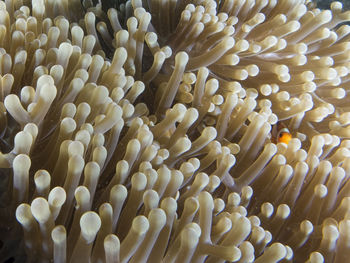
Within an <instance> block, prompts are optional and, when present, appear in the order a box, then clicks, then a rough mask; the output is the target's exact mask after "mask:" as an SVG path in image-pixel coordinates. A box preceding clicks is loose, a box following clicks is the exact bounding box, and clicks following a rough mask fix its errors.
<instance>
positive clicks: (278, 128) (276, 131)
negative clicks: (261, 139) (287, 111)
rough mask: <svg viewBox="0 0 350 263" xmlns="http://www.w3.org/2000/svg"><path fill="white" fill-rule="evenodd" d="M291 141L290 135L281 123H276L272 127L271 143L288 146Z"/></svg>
mask: <svg viewBox="0 0 350 263" xmlns="http://www.w3.org/2000/svg"><path fill="white" fill-rule="evenodd" d="M291 139H292V134H291V133H290V131H289V130H288V128H287V126H286V125H285V124H283V123H282V122H277V123H276V124H275V125H273V126H272V130H271V142H273V143H275V144H277V143H280V142H283V143H285V144H288V143H289V142H290V140H291Z"/></svg>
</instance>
